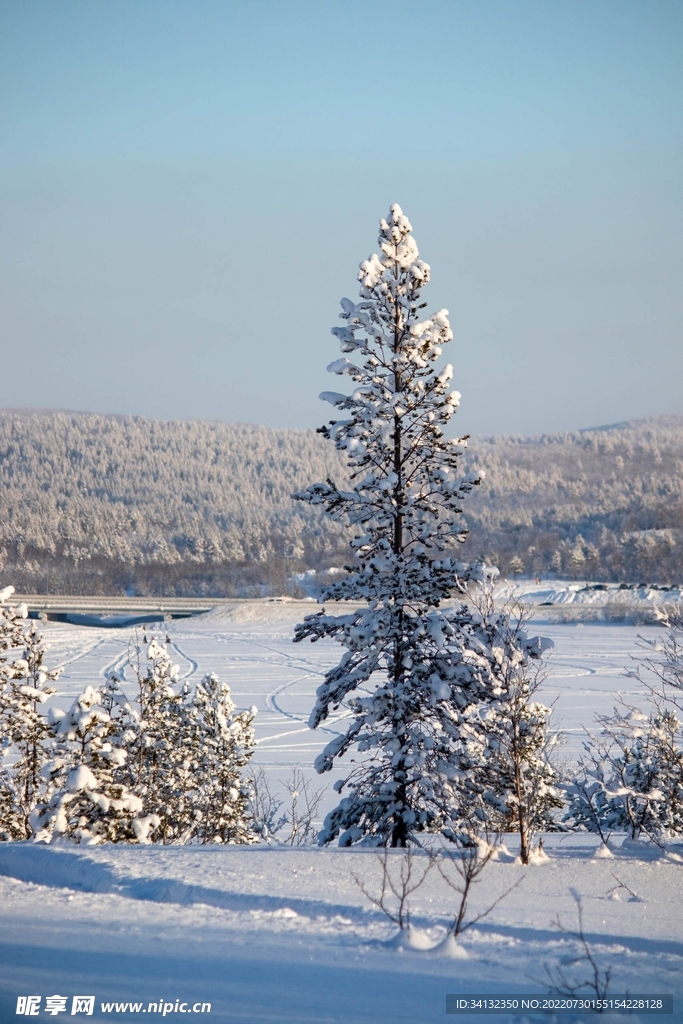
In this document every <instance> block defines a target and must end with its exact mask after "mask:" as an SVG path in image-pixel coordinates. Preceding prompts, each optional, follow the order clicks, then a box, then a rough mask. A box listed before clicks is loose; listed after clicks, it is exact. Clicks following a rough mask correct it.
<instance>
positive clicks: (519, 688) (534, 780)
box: [466, 593, 564, 864]
mask: <svg viewBox="0 0 683 1024" xmlns="http://www.w3.org/2000/svg"><path fill="white" fill-rule="evenodd" d="M477 604H478V607H479V609H480V612H481V613H482V615H483V616H484V618H486V619H489V618H490V617H491V616H492V614H494V606H493V600H492V596H491V594H490V593H483V594H481V595H480V597H479V600H478V601H477ZM503 611H504V613H505V619H504V620H503V621H504V622H505V626H503V627H501V628H500V631H499V646H497V647H496V648H495V651H494V654H495V656H496V666H495V670H494V671H495V678H496V682H497V690H498V696H497V698H496V699H495V700H494V701H493V702H492V703H490V704H488V705H483V706H480V707H478V708H477V707H475V708H473V709H472V711H471V713H470V714H469V715H468V716H467V723H468V726H469V727H470V730H471V731H470V733H469V740H468V744H467V750H468V759H469V770H468V772H467V775H466V779H467V790H468V793H469V800H470V801H471V808H472V810H471V822H472V827H473V829H474V830H477V829H481V828H483V829H484V830H485V831H486V832H493V833H501V832H518V833H519V837H520V859H521V861H522V863H523V864H528V862H529V854H530V852H531V843H532V837H533V835H534V833H537V832H548V831H553V830H554V829H556V828H557V823H556V819H555V816H554V815H555V812H556V811H557V810H558V809H559V808H561V807H562V806H563V804H564V800H563V799H562V796H561V795H560V790H559V783H560V775H559V773H558V771H557V770H556V769H555V768H554V767H553V765H552V764H551V761H550V759H549V751H550V747H551V746H552V744H553V742H554V740H555V737H554V736H553V735H552V734H551V733H550V732H549V719H550V715H551V710H552V709H551V708H549V707H547V706H546V705H545V704H541V703H540V702H539V701H537V700H535V699H534V697H535V695H536V693H537V692H538V689H539V687H540V686H541V683H542V682H543V678H544V675H543V672H542V668H541V665H540V664H538V663H537V664H536V665H534V666H531V665H529V662H528V659H527V658H526V657H525V649H526V648H528V644H529V642H530V641H528V639H527V637H526V632H525V630H524V626H525V613H524V609H523V608H522V607H521V606H520V605H518V604H516V603H514V602H513V603H512V604H511V605H509V606H507V607H506V608H505V609H503ZM499 621H500V618H499ZM531 643H533V644H534V645H535V647H536V650H537V651H539V652H540V653H543V652H544V651H545V650H548V649H549V648H550V647H552V646H553V644H552V641H551V640H548V639H546V638H541V637H534V639H533V640H532V641H531Z"/></svg>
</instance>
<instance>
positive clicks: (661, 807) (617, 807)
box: [565, 705, 683, 841]
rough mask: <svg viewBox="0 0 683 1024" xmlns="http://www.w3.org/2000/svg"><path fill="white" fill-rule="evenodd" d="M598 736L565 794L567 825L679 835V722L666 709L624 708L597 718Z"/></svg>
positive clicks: (682, 762)
mask: <svg viewBox="0 0 683 1024" xmlns="http://www.w3.org/2000/svg"><path fill="white" fill-rule="evenodd" d="M598 722H599V724H600V725H601V726H602V729H601V732H600V735H599V736H597V737H595V738H591V739H590V740H588V741H587V742H586V743H585V744H584V749H585V751H586V757H585V758H584V759H583V761H582V762H581V766H580V771H579V772H578V773H577V776H576V778H575V779H574V780H573V783H572V786H571V787H570V790H569V796H570V803H569V809H568V812H567V814H566V815H565V820H568V821H571V822H573V824H574V826H575V827H577V828H579V829H585V830H587V831H590V832H597V833H599V834H600V835H601V836H603V838H604V833H606V832H609V831H615V832H626V833H627V834H628V836H629V837H630V838H631V839H637V838H638V837H639V836H640V835H641V833H642V834H644V835H647V836H649V837H650V838H651V839H654V840H656V841H658V840H659V839H660V838H662V837H665V836H667V835H672V834H673V835H680V834H681V833H682V832H683V750H682V749H681V746H680V728H681V725H680V722H679V720H678V718H677V717H676V714H675V713H674V712H673V711H672V710H671V709H670V708H656V709H655V710H654V711H650V713H649V714H646V713H645V712H643V711H641V710H640V709H639V708H635V707H630V706H628V705H622V706H621V707H620V708H615V709H614V713H613V714H612V715H601V716H599V717H598Z"/></svg>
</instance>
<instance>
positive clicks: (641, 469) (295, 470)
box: [0, 411, 683, 596]
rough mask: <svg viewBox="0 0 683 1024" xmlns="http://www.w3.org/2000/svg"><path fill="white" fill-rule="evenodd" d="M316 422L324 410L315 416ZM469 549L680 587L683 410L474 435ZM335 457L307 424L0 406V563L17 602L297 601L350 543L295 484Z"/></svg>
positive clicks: (521, 568)
mask: <svg viewBox="0 0 683 1024" xmlns="http://www.w3.org/2000/svg"><path fill="white" fill-rule="evenodd" d="M321 419H322V416H321ZM462 464H463V468H464V469H465V470H467V469H469V468H473V467H475V466H476V467H480V468H481V469H483V470H484V473H485V479H484V481H483V482H482V484H481V486H480V487H479V488H477V489H476V491H475V492H474V493H473V494H472V495H471V496H470V498H469V499H468V502H467V508H466V509H465V516H464V518H465V520H466V522H467V525H468V527H469V529H470V536H469V537H468V539H467V541H466V545H465V548H464V549H461V551H462V552H463V553H464V554H465V555H466V557H468V558H471V559H476V558H477V557H480V556H484V557H485V558H486V560H487V561H489V562H491V563H492V564H494V565H498V566H500V568H501V571H503V572H507V573H518V572H527V573H533V574H539V573H547V572H556V573H557V574H558V575H563V576H565V577H566V576H570V577H574V578H577V579H582V578H592V579H595V580H614V581H618V582H622V581H625V582H631V583H638V582H641V581H644V582H647V583H660V584H665V583H677V582H680V580H681V578H683V544H682V541H683V473H682V472H681V469H682V467H683V417H659V418H657V419H652V420H644V421H636V422H630V423H627V424H621V425H619V426H616V427H606V428H603V429H596V430H585V431H575V432H572V433H565V434H548V435H544V436H542V437H538V438H523V437H491V438H474V439H472V440H471V441H470V445H469V448H468V450H467V452H466V454H465V455H464V456H463V461H462ZM343 474H344V463H343V460H342V459H341V458H340V456H339V454H338V453H337V452H335V451H334V449H333V447H332V446H331V445H329V444H325V443H324V441H323V440H322V438H320V437H319V436H318V435H316V433H315V432H314V431H293V430H273V429H267V428H265V427H254V426H246V425H240V424H222V423H209V422H203V421H184V422H181V421H171V422H160V421H155V420H146V419H144V418H142V417H118V416H117V417H114V416H100V415H88V414H74V413H61V412H31V413H19V412H13V411H12V412H11V411H5V412H2V413H0V480H1V481H2V489H1V491H0V558H1V559H2V562H3V568H4V578H5V579H11V580H12V581H13V582H14V584H15V586H16V588H17V590H19V591H23V592H25V593H32V592H34V593H44V592H45V591H46V590H49V592H50V593H60V592H61V593H69V592H73V593H86V594H87V593H105V594H106V593H121V592H122V591H123V590H126V589H127V590H133V591H135V592H136V593H141V594H147V593H159V594H182V595H191V594H199V595H203V594H210V595H213V596H218V595H221V594H225V595H229V596H241V595H243V596H258V595H259V594H262V593H269V592H275V593H282V592H283V591H286V590H288V591H289V592H290V593H294V594H295V593H296V586H295V585H293V584H292V582H291V578H292V576H294V575H295V574H296V573H298V572H301V571H303V570H306V569H317V570H321V569H324V568H326V567H329V566H332V565H335V564H341V563H342V562H343V561H344V560H345V558H346V556H345V553H344V551H345V541H344V538H343V535H342V530H341V528H340V527H339V526H338V525H337V524H335V523H334V522H332V521H331V520H330V519H329V518H326V517H323V516H322V515H320V513H319V512H318V511H317V510H315V509H311V508H309V507H306V506H305V505H302V504H301V503H297V502H294V501H293V500H292V499H291V494H292V492H293V491H295V490H298V489H300V488H302V487H304V486H305V485H306V484H307V483H309V482H310V481H311V480H325V479H326V478H327V476H328V475H333V476H334V477H335V478H336V479H342V478H343Z"/></svg>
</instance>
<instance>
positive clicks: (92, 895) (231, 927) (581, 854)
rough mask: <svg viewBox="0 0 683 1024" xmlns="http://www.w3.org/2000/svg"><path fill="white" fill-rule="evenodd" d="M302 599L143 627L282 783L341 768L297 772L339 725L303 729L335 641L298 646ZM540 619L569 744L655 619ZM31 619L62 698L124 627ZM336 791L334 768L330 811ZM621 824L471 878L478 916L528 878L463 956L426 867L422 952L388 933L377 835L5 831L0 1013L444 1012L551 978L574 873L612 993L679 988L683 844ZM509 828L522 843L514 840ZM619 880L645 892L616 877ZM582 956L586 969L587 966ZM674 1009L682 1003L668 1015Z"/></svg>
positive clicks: (571, 949)
mask: <svg viewBox="0 0 683 1024" xmlns="http://www.w3.org/2000/svg"><path fill="white" fill-rule="evenodd" d="M310 610H311V604H310V603H303V602H302V603H300V604H298V603H297V604H294V603H291V604H282V605H280V604H273V603H270V602H253V603H249V604H240V605H236V606H235V608H234V609H232V610H227V611H223V610H222V611H221V612H220V613H219V612H214V613H209V614H207V615H205V616H201V617H198V618H195V619H191V620H182V621H178V622H176V623H168V624H165V625H164V626H163V628H162V629H161V630H159V629H158V628H157V627H153V628H150V630H149V631H148V636H152V635H154V636H156V637H157V638H161V639H163V637H164V636H165V635H166V634H167V635H168V636H169V637H170V641H171V644H172V647H173V651H174V660H175V661H178V663H179V664H180V666H181V676H183V677H185V678H187V679H188V680H189V681H193V680H196V679H198V678H201V677H202V675H203V674H204V673H206V672H207V671H215V672H216V673H217V674H218V675H219V676H220V677H221V678H222V679H225V680H226V681H227V682H228V683H229V684H230V686H231V687H232V696H233V699H234V700H235V703H236V704H237V706H238V708H240V709H242V708H246V707H249V706H250V705H251V704H255V705H256V706H257V707H258V712H259V713H258V715H257V718H256V721H255V727H256V735H257V738H258V740H259V745H258V746H257V750H256V753H255V755H254V758H253V762H252V763H254V764H255V765H262V766H263V767H264V768H265V769H266V771H267V773H268V775H269V777H270V778H271V780H272V782H273V785H274V787H275V788H277V787H278V785H279V784H280V783H281V781H282V780H283V779H284V778H286V776H287V774H288V766H289V765H290V764H292V763H298V764H299V765H300V766H301V767H302V769H303V770H304V771H305V772H306V773H307V774H308V775H309V777H311V778H312V779H314V785H316V786H318V787H319V786H322V785H324V784H325V783H331V782H333V781H334V778H336V775H335V773H331V777H330V778H329V779H328V778H327V777H324V778H322V779H321V778H320V777H318V776H315V775H314V773H313V771H312V769H311V765H312V762H313V759H314V757H315V756H316V755H317V753H319V751H320V750H321V749H322V747H323V746H324V744H325V743H326V742H327V741H328V739H329V738H330V735H331V733H332V732H333V731H334V729H335V722H334V721H332V722H327V723H326V728H325V729H324V730H322V729H321V730H317V731H316V732H311V731H310V730H309V729H308V727H307V724H306V723H307V719H308V715H309V713H310V709H311V707H312V704H313V701H314V695H315V690H316V687H317V686H318V685H319V683H320V682H321V681H322V678H323V675H324V672H325V670H326V669H327V668H329V667H330V666H332V665H333V664H335V663H336V661H337V660H338V657H339V647H338V645H336V644H333V643H331V642H328V641H322V642H318V643H316V644H309V643H302V644H298V645H294V644H292V639H291V638H292V632H293V626H294V624H295V623H296V622H297V621H300V619H301V618H302V616H303V615H304V614H306V613H307V612H309V611H310ZM536 631H538V632H539V633H543V634H545V635H549V636H551V637H552V638H553V640H554V641H555V645H556V646H555V650H554V651H553V654H552V657H551V659H550V662H549V666H548V667H549V675H548V679H547V681H546V683H545V684H544V689H543V691H542V699H545V700H546V701H547V702H551V701H552V700H556V704H555V711H554V716H553V717H554V718H555V719H556V724H557V721H559V724H560V725H561V726H562V728H563V729H564V731H565V733H566V735H567V744H566V748H564V750H563V755H566V757H567V758H573V757H574V756H575V755H576V754H577V753H578V752H579V750H580V745H581V736H582V729H581V727H582V725H584V724H585V725H586V726H592V725H593V716H594V714H595V713H609V712H610V711H611V708H612V704H613V694H614V692H615V691H616V690H617V689H619V690H620V691H621V692H622V694H623V695H624V696H626V697H627V699H633V700H636V699H637V696H638V690H637V684H636V681H635V680H633V679H632V678H629V677H627V676H624V674H623V673H624V669H625V668H626V667H627V666H628V663H629V655H630V654H633V653H635V652H636V650H637V648H636V640H637V635H638V633H641V634H643V635H653V634H654V633H656V632H657V631H656V630H652V629H650V628H644V627H641V628H640V629H636V628H635V627H629V626H610V625H586V626H572V625H551V626H545V625H543V626H541V625H540V624H539V626H538V629H537V630H536V627H534V628H533V629H532V630H531V631H530V632H532V633H533V632H536ZM44 633H45V639H46V642H47V644H48V645H49V648H50V650H49V652H48V655H47V659H46V661H47V664H48V665H50V666H52V665H56V664H64V665H65V671H64V673H63V675H62V677H61V678H60V680H59V681H58V684H57V685H58V691H59V692H58V694H57V696H56V697H54V698H52V701H51V703H57V704H59V706H62V707H67V706H68V705H69V704H70V702H71V701H72V700H73V698H74V697H75V696H76V694H77V693H78V692H80V691H81V689H83V688H84V686H85V685H87V684H88V683H94V682H97V680H98V679H99V678H101V677H102V676H103V675H104V672H105V671H106V669H107V668H109V667H111V666H113V665H115V664H121V663H122V661H123V659H124V657H125V652H126V645H127V642H128V636H129V634H128V631H121V632H115V631H112V630H96V629H87V628H84V627H74V626H66V625H58V624H46V627H45V629H44ZM162 634H163V635H162ZM339 727H340V728H342V727H343V726H342V724H341V723H340V726H339ZM335 799H336V797H335V794H333V793H332V792H331V786H330V789H328V792H327V794H326V798H325V802H324V807H323V808H322V811H323V813H324V812H326V811H327V810H328V809H329V808H330V807H331V806H333V805H334V801H335ZM619 842H620V840H618V841H617V843H616V844H615V845H616V848H615V850H614V857H613V858H606V859H603V858H599V859H596V858H595V856H594V854H595V852H596V850H597V842H596V839H595V837H591V836H579V835H569V836H561V835H553V836H548V837H546V839H545V848H546V851H547V852H548V853H549V855H550V859H549V861H548V862H546V863H542V864H538V865H536V866H533V867H529V868H527V869H523V868H522V867H521V866H520V865H518V864H516V863H515V862H514V857H512V856H511V857H510V858H507V859H504V860H501V861H496V862H492V863H491V864H489V865H488V866H487V868H486V870H485V872H484V875H483V876H482V882H481V884H480V885H479V886H478V887H477V888H475V890H474V892H473V896H472V898H471V907H472V911H473V912H477V911H479V910H481V909H484V908H485V907H486V906H488V905H490V903H492V902H493V901H494V900H495V899H496V898H497V896H498V895H499V894H500V893H502V892H504V891H505V890H506V889H507V888H509V886H510V885H512V884H513V883H514V882H515V881H516V880H517V879H518V878H519V877H520V876H522V875H523V876H524V877H523V881H522V882H521V883H520V885H519V887H518V888H516V889H515V890H514V891H513V892H512V893H510V895H509V896H508V897H507V898H506V899H505V900H503V902H501V903H500V904H499V905H498V906H497V907H496V908H495V910H494V911H493V913H492V914H491V915H490V917H488V918H487V919H486V920H485V921H482V922H481V923H479V924H478V925H477V926H475V927H474V928H472V929H471V930H469V931H467V932H466V933H465V934H464V936H463V937H462V940H461V941H460V942H459V946H460V950H461V953H464V954H466V956H464V957H463V956H461V957H460V958H457V959H456V958H448V957H443V956H439V955H437V954H435V953H433V952H431V951H430V950H431V948H432V947H434V946H435V945H436V944H438V942H439V941H440V940H442V939H443V937H444V935H445V929H446V926H447V923H448V915H449V913H451V912H452V911H453V909H454V900H455V895H454V894H453V893H451V892H450V890H448V889H447V887H446V886H445V883H443V882H442V881H440V879H439V878H438V876H437V875H436V873H435V872H432V873H430V875H429V876H428V877H427V879H426V881H425V883H424V884H423V886H422V887H421V888H420V889H419V890H418V892H417V893H415V895H414V897H413V899H412V900H411V920H412V922H413V924H414V925H415V927H416V928H417V929H419V930H420V934H419V940H420V941H419V944H420V945H422V946H424V947H425V948H423V949H420V950H417V949H408V948H405V949H403V950H402V951H401V950H398V949H396V948H391V947H387V946H386V945H385V943H386V942H387V941H388V940H390V939H391V938H392V936H393V935H394V933H395V931H396V928H395V927H394V926H393V925H391V924H390V923H389V922H388V921H387V920H386V918H384V917H383V916H382V915H381V913H379V912H378V911H377V910H376V908H373V907H372V906H371V905H370V904H369V902H368V901H367V900H366V898H365V897H364V896H363V894H362V893H361V892H360V890H359V888H358V886H357V885H356V883H355V882H354V879H353V874H357V875H359V877H362V878H363V879H364V880H365V882H366V885H367V886H368V887H369V888H370V889H371V890H372V889H373V888H374V886H375V885H376V884H377V881H378V880H379V865H378V863H377V861H376V859H375V856H374V854H373V853H372V852H371V851H364V850H338V849H335V848H328V849H323V850H318V849H315V848H300V849H289V848H282V847H277V848H264V847H250V848H244V847H234V848H217V847H118V846H109V847H95V848H87V849H84V848H78V847H71V848H43V847H35V846H32V845H31V844H1V845H0V900H1V903H2V911H1V915H2V923H3V927H2V930H1V931H0V990H1V991H2V992H3V993H4V995H3V996H2V1000H0V1020H2V1021H5V1020H8V1021H9V1020H10V1019H12V1020H14V1019H17V1018H16V1017H15V1015H14V1007H15V1005H16V996H17V995H22V994H28V993H34V992H35V993H38V992H41V993H42V994H43V995H44V996H45V995H48V994H53V993H61V994H69V995H71V994H75V993H77V992H78V993H81V992H83V993H94V994H96V996H97V1004H96V1006H97V1009H96V1013H95V1016H94V1017H93V1018H91V1019H93V1020H98V1019H99V1020H110V1019H112V1015H106V1014H104V1015H103V1014H101V1011H100V1010H99V1005H100V1002H101V1001H103V1000H104V1001H106V1000H117V1001H137V1000H140V1001H142V1002H143V1003H144V1004H145V1005H146V1004H147V1002H150V1001H155V1000H162V999H163V1000H164V1001H166V1000H173V1001H175V999H178V998H179V999H182V1000H187V1001H191V1002H194V1001H207V1000H208V1001H210V1002H211V1003H212V1011H211V1016H210V1018H209V1019H211V1020H219V1021H230V1022H261V1021H263V1022H270V1021H285V1022H290V1021H291V1022H299V1021H301V1022H302V1024H308V1022H321V1024H322V1022H326V1024H327V1022H345V1024H346V1022H349V1024H355V1022H358V1024H364V1022H366V1021H367V1022H370V1021H372V1022H384V1021H386V1022H387V1024H389V1022H393V1021H397V1020H400V1021H406V1022H411V1024H413V1022H416V1024H420V1022H423V1021H424V1022H433V1021H435V1020H439V1019H442V1017H443V1016H445V996H446V993H448V992H453V993H464V992H473V991H474V992H476V991H480V992H481V994H482V995H493V994H496V993H504V992H523V991H525V992H536V993H542V992H544V991H545V984H544V982H545V972H544V964H545V963H548V964H549V965H550V966H553V965H556V964H557V963H560V962H561V961H563V960H565V961H566V960H567V959H571V958H572V957H575V956H576V955H577V954H578V953H579V952H580V949H579V944H578V942H577V940H576V939H575V938H573V937H571V936H569V935H566V934H563V933H561V932H560V931H559V930H558V928H557V927H556V925H555V924H554V922H555V919H556V918H557V916H559V918H560V921H561V923H562V924H563V925H564V926H565V927H566V928H568V929H573V928H575V927H576V922H577V915H576V904H575V902H574V899H573V897H572V895H571V892H570V889H571V888H574V889H575V890H576V891H577V892H579V893H580V894H581V896H582V904H583V908H584V928H585V932H586V935H587V936H588V938H589V941H590V943H591V948H592V950H593V951H594V954H595V956H596V958H597V960H598V962H599V964H600V967H601V968H602V969H604V968H606V967H608V966H611V968H612V970H613V981H612V983H611V986H610V990H611V992H614V993H625V992H626V991H630V992H631V993H636V992H638V993H642V992H650V993H656V992H660V993H664V992H674V993H676V994H677V996H678V997H679V1000H680V999H681V997H683V848H680V849H679V851H678V854H679V855H678V856H677V855H676V853H675V851H674V852H673V853H669V854H668V855H664V854H661V852H660V851H657V850H652V849H649V848H648V847H646V846H645V845H643V846H642V847H639V848H636V849H630V848H628V847H626V848H624V849H621V848H619ZM507 846H508V848H509V850H510V851H512V853H513V854H514V853H516V849H517V840H516V839H515V837H514V836H510V837H508V840H507ZM391 856H392V857H400V856H401V855H400V854H399V853H396V854H392V855H391ZM614 876H616V878H615V877H614ZM619 882H621V883H623V884H624V885H625V886H627V887H628V889H630V890H632V891H633V892H634V893H636V894H637V896H638V897H639V899H638V900H637V901H636V900H632V899H631V898H630V896H629V893H628V891H627V889H625V888H616V890H615V887H617V886H618V884H619ZM610 890H614V891H612V892H610ZM575 970H576V971H577V972H578V973H581V965H580V964H579V965H578V966H577V967H576V968H575ZM677 1005H678V1006H679V1007H680V1006H681V1003H680V1002H678V1004H677ZM98 1012H99V1013H100V1015H99V1017H98V1015H97V1014H98ZM119 1019H128V1020H133V1019H139V1020H142V1021H145V1020H147V1019H148V1018H147V1017H146V1016H138V1018H136V1017H135V1016H134V1015H131V1014H128V1015H127V1016H122V1015H119ZM151 1019H154V1017H152V1018H151ZM465 1019H466V1020H475V1019H480V1018H474V1017H468V1018H465ZM487 1019H488V1020H500V1021H501V1022H503V1021H506V1020H508V1019H509V1020H516V1021H517V1022H520V1021H521V1017H519V1016H518V1017H512V1016H509V1017H506V1016H505V1015H501V1016H500V1017H499V1018H498V1017H495V1018H492V1017H488V1018H487ZM542 1019H545V1020H547V1019H548V1018H542ZM559 1019H562V1020H570V1019H571V1018H567V1017H562V1018H559ZM576 1019H577V1020H580V1019H585V1018H581V1017H577V1018H576ZM606 1019H607V1020H608V1021H610V1022H612V1024H614V1022H615V1021H616V1019H617V1018H616V1017H608V1018H606ZM628 1019H629V1020H631V1021H633V1020H636V1019H637V1018H635V1017H629V1018H628ZM646 1019H649V1018H643V1020H646ZM666 1019H668V1020H671V1019H672V1018H666ZM680 1019H683V1018H682V1017H681V1015H680V1011H679V1010H678V1009H676V1010H675V1014H674V1018H673V1020H674V1021H676V1020H680Z"/></svg>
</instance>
